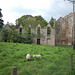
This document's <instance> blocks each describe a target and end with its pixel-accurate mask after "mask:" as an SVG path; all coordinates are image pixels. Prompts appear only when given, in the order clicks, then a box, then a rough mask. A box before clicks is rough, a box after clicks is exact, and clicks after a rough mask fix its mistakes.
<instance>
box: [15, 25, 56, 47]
mask: <svg viewBox="0 0 75 75" xmlns="http://www.w3.org/2000/svg"><path fill="white" fill-rule="evenodd" d="M48 27H49V28H50V29H51V33H50V34H47V29H48ZM20 28H22V33H27V30H28V29H27V30H25V29H23V27H22V25H20V26H19V28H18V29H16V30H17V31H18V32H20ZM28 28H31V34H33V35H34V36H32V38H31V39H32V40H33V44H40V45H50V46H55V29H54V28H52V27H51V25H50V24H48V25H47V27H45V28H41V25H40V24H39V25H38V26H37V27H36V28H35V29H33V28H32V27H31V25H30V24H29V27H28ZM38 28H40V35H37V31H38ZM38 41H39V42H38Z"/></svg>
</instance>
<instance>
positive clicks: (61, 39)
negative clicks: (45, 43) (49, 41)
mask: <svg viewBox="0 0 75 75" xmlns="http://www.w3.org/2000/svg"><path fill="white" fill-rule="evenodd" d="M72 28H73V14H72V13H70V14H69V15H67V16H65V17H64V18H62V17H60V18H59V19H58V20H57V21H56V25H55V37H56V38H55V41H56V44H57V45H58V44H60V45H72Z"/></svg>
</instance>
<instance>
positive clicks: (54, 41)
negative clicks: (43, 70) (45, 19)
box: [0, 13, 73, 46]
mask: <svg viewBox="0 0 75 75" xmlns="http://www.w3.org/2000/svg"><path fill="white" fill-rule="evenodd" d="M17 25H18V23H17ZM5 28H6V29H11V28H10V27H9V25H6V27H5ZM29 28H30V30H31V34H33V36H32V37H31V39H32V40H33V44H40V45H50V46H55V45H72V32H73V14H72V13H70V14H69V15H67V16H65V17H60V18H59V19H58V20H57V21H56V22H55V25H54V27H53V28H52V27H51V25H50V24H48V25H47V27H44V28H41V25H40V24H39V25H38V26H37V27H36V28H35V29H33V28H32V27H31V25H30V24H29V26H28V28H27V29H24V28H23V27H22V25H20V26H19V27H18V28H17V29H16V31H18V32H22V33H28V30H29ZM38 28H39V29H40V35H38V33H37V32H38ZM48 28H50V30H51V32H50V34H48ZM0 36H1V33H0ZM23 37H25V38H27V37H26V36H23ZM0 39H1V38H0Z"/></svg>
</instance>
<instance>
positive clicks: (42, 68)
mask: <svg viewBox="0 0 75 75" xmlns="http://www.w3.org/2000/svg"><path fill="white" fill-rule="evenodd" d="M28 53H29V54H30V55H31V61H29V62H28V61H26V58H25V56H26V54H28ZM71 53H73V71H70V54H71ZM36 54H41V55H42V58H41V59H34V58H33V57H32V56H33V55H36ZM12 66H16V67H17V70H18V71H17V73H18V75H75V74H74V73H75V71H74V70H75V50H73V49H72V46H43V45H34V44H31V45H30V44H19V43H5V42H0V75H11V68H12Z"/></svg>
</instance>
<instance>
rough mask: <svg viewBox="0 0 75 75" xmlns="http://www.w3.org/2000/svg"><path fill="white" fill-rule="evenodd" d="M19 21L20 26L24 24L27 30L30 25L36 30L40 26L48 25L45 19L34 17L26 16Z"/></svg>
mask: <svg viewBox="0 0 75 75" xmlns="http://www.w3.org/2000/svg"><path fill="white" fill-rule="evenodd" d="M18 20H19V25H20V24H22V25H23V27H24V28H25V29H26V28H27V27H28V25H29V24H31V26H32V27H33V28H36V26H37V25H38V24H41V26H42V27H45V26H47V24H48V23H47V21H46V20H44V18H43V17H41V16H34V17H33V16H32V15H24V16H22V17H20V18H18Z"/></svg>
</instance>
